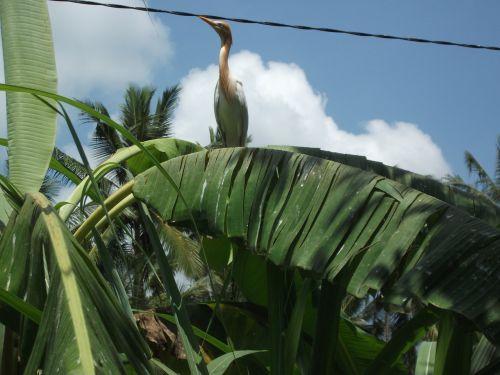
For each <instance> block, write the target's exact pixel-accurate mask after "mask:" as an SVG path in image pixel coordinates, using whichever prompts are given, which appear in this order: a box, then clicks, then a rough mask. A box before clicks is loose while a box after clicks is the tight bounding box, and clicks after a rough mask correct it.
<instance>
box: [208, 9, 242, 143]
mask: <svg viewBox="0 0 500 375" xmlns="http://www.w3.org/2000/svg"><path fill="white" fill-rule="evenodd" d="M200 18H201V19H202V20H203V21H205V22H207V23H208V24H209V25H210V26H212V28H213V29H214V30H215V31H216V32H217V34H219V36H220V39H221V49H220V53H219V80H218V82H217V85H216V86H215V94H214V111H215V120H216V121H217V126H218V129H219V132H220V134H221V136H222V142H223V145H224V146H225V147H238V146H245V145H246V139H247V132H248V109H247V104H246V99H245V93H244V92H243V84H242V83H241V82H240V81H238V80H236V79H235V78H234V77H232V75H231V72H230V70H229V64H228V60H229V50H230V49H231V44H232V35H231V29H230V28H229V25H228V24H227V23H226V22H222V21H212V20H210V19H208V18H205V17H200Z"/></svg>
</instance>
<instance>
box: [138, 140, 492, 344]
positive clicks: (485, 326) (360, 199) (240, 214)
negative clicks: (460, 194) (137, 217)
mask: <svg viewBox="0 0 500 375" xmlns="http://www.w3.org/2000/svg"><path fill="white" fill-rule="evenodd" d="M162 165H163V167H164V168H165V170H166V171H167V172H168V173H169V174H170V175H171V176H172V178H173V179H174V180H175V182H176V183H177V184H178V186H179V188H180V190H181V191H182V192H183V195H184V196H185V198H186V200H187V204H188V206H189V207H186V205H185V204H184V203H183V202H182V201H181V200H180V199H179V197H178V194H177V193H176V191H175V190H174V189H172V188H171V187H170V186H167V185H166V184H165V183H164V181H163V180H162V176H161V174H160V172H159V171H158V170H157V169H149V170H148V171H146V172H144V173H142V174H140V175H139V176H137V177H136V181H135V185H134V187H133V192H134V195H135V196H136V198H138V199H140V200H143V201H144V202H146V203H147V204H148V205H150V206H152V207H153V208H154V209H156V210H157V211H158V212H159V214H160V215H161V216H162V217H163V218H164V219H165V220H167V221H169V222H170V223H182V224H184V225H189V220H190V214H192V215H193V216H194V217H195V219H196V221H197V224H198V225H199V228H200V229H201V230H202V231H204V232H205V233H208V234H211V235H214V236H217V235H224V236H227V237H229V238H231V239H233V240H235V241H238V242H240V243H242V244H244V246H245V247H246V248H247V249H248V250H250V251H253V252H255V253H256V254H259V255H261V256H264V257H266V258H267V259H268V260H269V261H272V262H273V263H275V264H276V265H279V266H283V267H289V268H298V269H301V270H304V271H307V272H310V273H312V274H313V275H315V277H317V278H320V279H328V280H330V281H333V279H334V278H335V277H336V275H338V273H339V272H340V271H341V270H342V269H343V268H344V266H345V265H346V264H347V263H348V262H349V261H350V260H352V259H353V258H354V257H355V256H356V255H358V254H363V257H362V259H361V261H360V263H359V265H358V267H357V269H356V272H355V274H354V276H353V278H352V280H351V282H350V284H349V288H348V291H349V292H350V293H352V294H354V295H356V296H360V297H361V296H363V295H365V293H366V292H367V291H368V290H370V289H374V290H380V289H382V288H384V292H385V294H388V296H389V300H390V301H391V303H394V304H396V305H399V306H402V307H404V306H405V305H406V304H407V303H408V300H409V299H412V298H414V299H417V300H419V301H420V302H421V303H423V304H432V305H434V306H437V307H439V308H442V309H445V310H451V311H455V312H457V313H459V314H461V315H463V316H465V317H467V318H468V319H469V320H470V321H472V322H473V323H474V324H475V325H476V326H477V327H478V329H479V330H481V331H482V332H483V333H484V334H485V335H486V336H487V337H488V338H489V339H490V340H492V341H493V342H495V343H500V279H499V278H498V277H497V274H498V273H499V272H500V257H499V256H498V254H499V249H500V232H499V231H498V230H497V229H495V228H493V227H492V226H490V225H489V224H487V223H486V222H485V221H483V220H480V219H478V218H476V217H473V216H471V215H470V214H468V213H466V212H465V211H464V210H463V209H461V208H457V207H455V206H453V205H451V204H449V203H446V202H444V201H442V200H440V199H437V198H435V197H433V196H430V195H428V194H425V193H423V192H421V191H419V190H416V189H413V188H411V187H409V186H406V185H404V184H402V183H399V182H397V181H394V180H391V179H389V178H387V177H383V176H380V175H377V174H375V173H373V172H370V171H363V170H361V169H359V168H355V167H352V166H349V165H346V164H341V163H338V162H334V161H330V160H326V159H322V158H318V157H312V156H307V155H304V154H298V153H292V152H285V151H280V150H269V149H250V148H247V149H242V148H234V149H219V150H212V151H202V152H198V153H195V154H191V155H187V156H183V157H179V158H175V159H172V160H170V161H167V162H165V163H163V164H162ZM476 203H477V204H479V203H478V202H476ZM479 301H481V303H478V302H479Z"/></svg>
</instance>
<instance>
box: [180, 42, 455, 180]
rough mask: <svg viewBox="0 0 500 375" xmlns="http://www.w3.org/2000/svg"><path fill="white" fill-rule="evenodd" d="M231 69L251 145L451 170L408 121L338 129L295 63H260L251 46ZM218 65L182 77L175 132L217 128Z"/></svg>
mask: <svg viewBox="0 0 500 375" xmlns="http://www.w3.org/2000/svg"><path fill="white" fill-rule="evenodd" d="M230 65H231V69H232V71H233V73H234V75H235V76H236V77H238V79H240V80H241V81H242V82H243V83H244V88H245V94H246V98H247V103H248V108H249V133H250V134H251V135H252V137H253V143H252V146H264V145H269V144H280V145H283V144H288V145H295V146H309V147H321V148H322V149H325V150H330V151H336V152H342V153H349V154H357V155H364V156H366V157H367V158H369V159H372V160H378V161H381V162H383V163H385V164H387V165H398V166H399V167H401V168H405V169H409V170H411V171H414V172H418V173H422V174H430V175H434V176H436V177H442V176H444V175H445V174H447V173H450V172H451V168H450V167H449V165H448V163H447V162H446V160H445V159H444V157H443V155H442V153H441V150H440V148H439V147H438V146H437V145H436V144H435V143H434V142H433V141H432V139H431V137H430V136H429V135H427V134H425V133H424V132H423V131H422V130H420V129H419V128H418V126H417V125H416V124H411V123H407V122H395V123H390V124H389V123H387V122H385V121H383V120H378V119H377V120H371V121H368V122H367V123H366V124H364V125H363V126H364V132H362V133H361V134H353V133H350V132H348V131H345V130H342V129H341V128H340V127H339V126H338V125H337V124H336V123H335V121H334V120H333V118H332V117H330V116H329V115H327V114H326V112H325V106H326V97H325V96H324V95H322V94H320V93H317V92H315V91H314V90H313V88H312V87H311V85H310V83H309V82H308V81H307V77H306V75H305V73H304V71H303V70H302V69H301V68H300V67H299V66H297V65H296V64H290V63H282V62H268V63H264V62H263V61H262V59H261V57H260V56H259V55H257V54H255V53H252V52H249V51H241V52H239V53H236V54H234V55H233V56H232V58H231V61H230ZM217 78H218V68H217V66H216V65H210V66H208V67H207V68H206V69H194V70H192V71H191V72H190V73H189V74H188V75H187V76H186V77H185V78H184V79H183V80H182V87H183V91H182V93H181V97H180V102H179V106H178V108H177V112H176V119H175V125H176V128H175V129H176V136H178V137H179V138H183V139H190V140H193V141H197V142H199V143H201V144H208V143H209V135H208V130H207V129H208V126H213V127H215V117H214V113H213V90H214V87H215V83H216V82H217Z"/></svg>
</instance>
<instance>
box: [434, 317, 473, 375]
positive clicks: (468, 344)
mask: <svg viewBox="0 0 500 375" xmlns="http://www.w3.org/2000/svg"><path fill="white" fill-rule="evenodd" d="M472 342H473V330H472V329H471V327H470V323H468V322H467V321H466V320H465V319H464V318H461V317H459V316H458V315H457V314H455V313H453V312H451V311H445V312H443V313H442V314H441V320H440V322H439V336H438V341H437V346H436V359H435V368H434V375H448V374H453V375H469V374H470V365H471V354H472Z"/></svg>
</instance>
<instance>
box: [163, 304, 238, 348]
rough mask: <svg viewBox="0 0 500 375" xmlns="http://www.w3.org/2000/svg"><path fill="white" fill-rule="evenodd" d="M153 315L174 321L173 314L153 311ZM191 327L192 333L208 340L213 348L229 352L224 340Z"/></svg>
mask: <svg viewBox="0 0 500 375" xmlns="http://www.w3.org/2000/svg"><path fill="white" fill-rule="evenodd" d="M155 315H156V316H158V317H160V318H162V319H165V320H167V321H169V322H170V323H174V324H175V323H176V320H175V316H173V315H169V314H163V313H155ZM191 327H192V329H193V333H194V334H195V335H196V336H197V337H199V338H200V339H202V340H203V341H206V342H208V343H209V344H210V345H212V346H213V347H214V348H217V349H219V350H220V351H222V352H223V353H229V352H231V347H230V346H229V345H227V344H225V343H224V342H222V341H220V340H219V339H218V338H217V337H214V336H212V335H210V334H208V333H207V332H205V331H203V330H201V329H199V328H198V327H196V326H193V325H192V326H191Z"/></svg>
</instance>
